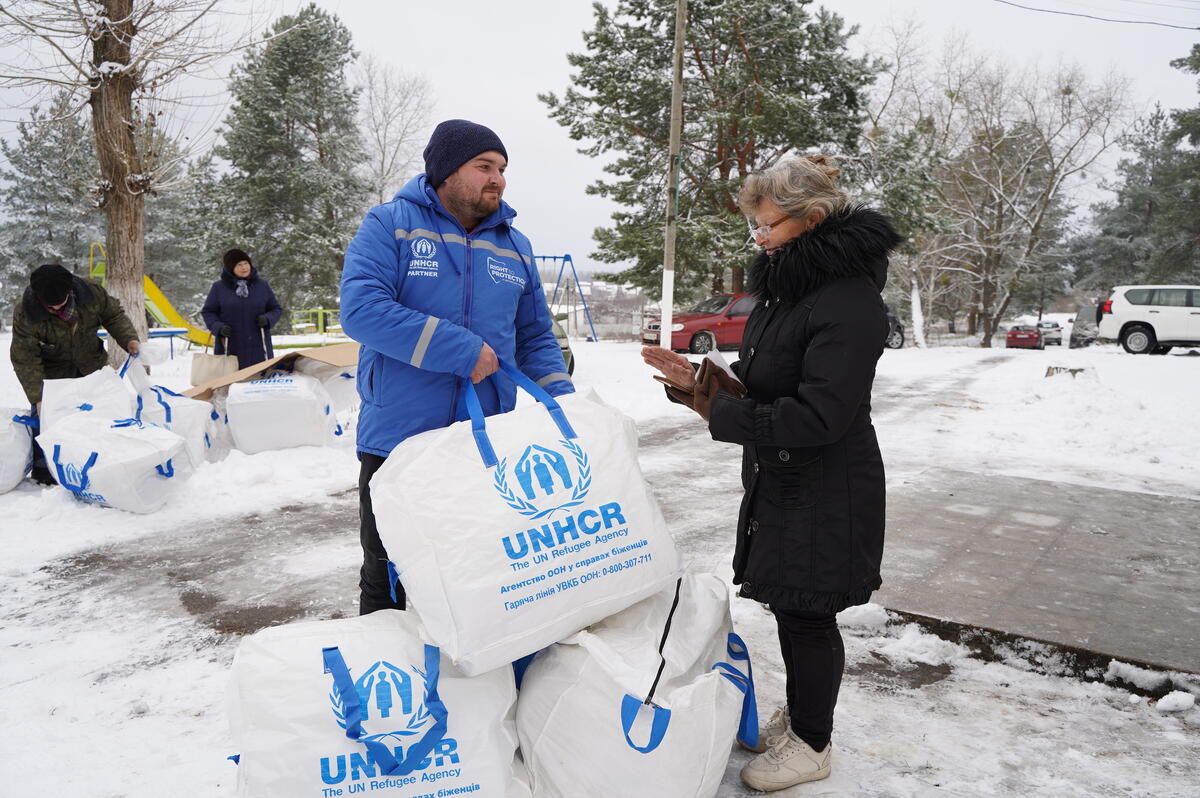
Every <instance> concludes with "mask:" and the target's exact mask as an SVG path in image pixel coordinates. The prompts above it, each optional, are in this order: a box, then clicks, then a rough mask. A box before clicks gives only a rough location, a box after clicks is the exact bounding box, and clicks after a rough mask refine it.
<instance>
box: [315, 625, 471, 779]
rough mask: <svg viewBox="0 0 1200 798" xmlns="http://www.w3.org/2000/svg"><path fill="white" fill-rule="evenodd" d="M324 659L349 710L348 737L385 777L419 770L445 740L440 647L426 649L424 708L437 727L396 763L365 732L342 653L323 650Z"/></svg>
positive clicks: (331, 647)
mask: <svg viewBox="0 0 1200 798" xmlns="http://www.w3.org/2000/svg"><path fill="white" fill-rule="evenodd" d="M321 655H322V657H323V658H324V660H325V672H326V673H330V674H333V686H334V689H335V690H336V691H337V694H338V698H339V699H340V700H341V702H342V704H343V706H344V707H345V709H346V737H347V738H348V739H350V740H353V741H354V742H357V743H362V744H363V745H364V746H365V747H366V749H367V753H368V754H369V755H370V756H371V758H373V759H374V760H375V762H376V764H378V765H379V769H380V770H381V771H382V772H383V775H385V776H406V775H408V774H409V773H411V772H413V771H414V770H416V769H417V768H418V767H419V766H420V765H421V762H422V761H423V760H424V759H425V757H427V756H429V754H430V753H431V752H432V751H433V749H434V746H436V745H437V744H438V743H440V742H441V741H442V738H443V737H445V736H446V714H447V713H446V705H445V704H443V703H442V699H441V697H440V696H438V690H437V688H438V675H439V672H440V668H441V658H442V652H441V650H440V649H438V647H437V646H431V645H426V646H425V674H426V681H427V682H428V684H429V690H428V692H427V693H426V695H425V707H426V709H428V710H429V712H430V714H432V715H433V718H434V724H433V726H432V727H431V728H430V729H429V731H427V732H425V734H424V736H423V737H421V739H420V740H418V741H417V742H415V743H413V744H412V745H410V746H409V747H408V749H407V750H406V751H405V752H404V758H403V759H401V760H397V759H396V757H395V755H394V754H393V753H392V751H391V750H389V749H388V747H387V746H386V745H384V744H383V743H381V742H379V741H378V740H372V739H370V736H371V735H369V734H367V732H366V731H365V730H364V729H363V727H362V705H361V704H360V703H359V698H358V691H357V690H355V689H354V679H353V678H352V677H351V676H350V668H349V667H347V666H346V660H345V659H344V658H343V657H342V652H341V651H340V650H339V649H338V647H337V646H330V647H328V648H323V649H321Z"/></svg>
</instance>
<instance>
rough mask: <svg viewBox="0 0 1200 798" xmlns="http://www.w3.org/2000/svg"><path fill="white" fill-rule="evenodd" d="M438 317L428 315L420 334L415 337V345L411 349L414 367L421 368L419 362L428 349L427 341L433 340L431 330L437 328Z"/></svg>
mask: <svg viewBox="0 0 1200 798" xmlns="http://www.w3.org/2000/svg"><path fill="white" fill-rule="evenodd" d="M437 326H438V317H437V316H430V317H429V318H428V319H427V320H426V322H425V327H424V328H423V329H422V330H421V336H420V337H419V338H418V339H417V346H416V348H415V349H413V356H412V361H411V362H412V364H413V366H415V367H416V368H421V363H422V362H423V361H424V360H425V352H427V351H428V350H429V342H430V341H432V340H433V331H434V330H436V329H437Z"/></svg>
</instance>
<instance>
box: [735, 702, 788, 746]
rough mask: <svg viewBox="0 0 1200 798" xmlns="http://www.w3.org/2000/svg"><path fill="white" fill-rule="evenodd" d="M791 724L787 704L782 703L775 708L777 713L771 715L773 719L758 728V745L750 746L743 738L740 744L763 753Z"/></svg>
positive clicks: (739, 741)
mask: <svg viewBox="0 0 1200 798" xmlns="http://www.w3.org/2000/svg"><path fill="white" fill-rule="evenodd" d="M789 725H791V721H790V720H788V711H787V705H786V704H784V705H780V706H778V707H776V708H775V713H774V714H773V715H771V719H770V720H769V721H767V725H766V726H763V727H762V728H761V729H759V730H758V745H756V746H754V747H750V746H748V745H746V744H745V743H743V742H742V741H741V740H738V745H740V746H741V747H742V748H745V749H746V750H747V751H753V752H754V753H756V754H761V753H762V752H763V751H766V750H767V749H768V748H769V747H770V746H771V743H772V742H773V741H774V740H775V738H777V737H782V736H783V734H784V732H786V731H787V730H788V726H789Z"/></svg>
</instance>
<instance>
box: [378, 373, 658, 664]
mask: <svg viewBox="0 0 1200 798" xmlns="http://www.w3.org/2000/svg"><path fill="white" fill-rule="evenodd" d="M501 369H502V370H503V371H504V373H505V374H507V375H508V377H509V378H510V379H512V380H513V381H514V382H515V383H516V384H517V385H518V386H520V387H521V388H523V389H524V390H526V391H527V392H528V393H530V394H531V395H532V396H533V397H534V398H535V399H537V400H538V404H533V405H529V406H527V407H523V408H519V409H517V410H514V411H512V412H510V413H504V414H501V415H496V416H492V417H491V418H489V419H487V420H486V423H485V420H484V417H483V411H482V409H481V407H480V404H479V399H478V396H477V395H476V393H475V389H474V386H472V385H471V384H470V381H469V380H464V381H463V384H464V390H465V397H466V403H467V406H468V409H469V411H470V415H471V420H470V421H463V422H460V423H457V424H453V425H451V426H449V427H446V428H444V429H438V430H431V431H429V432H425V433H422V434H420V435H416V436H413V437H412V438H409V439H408V440H406V441H403V442H402V443H400V444H399V445H398V446H396V448H395V449H393V450H392V453H391V454H390V455H389V456H388V458H387V461H386V462H385V463H384V464H383V466H382V467H381V468H380V469H379V471H377V472H376V473H375V475H374V477H373V478H372V479H371V500H372V504H373V509H374V512H375V520H376V524H377V525H378V527H379V536H380V539H381V540H382V541H383V545H384V548H386V549H387V551H388V552H389V553H390V555H391V558H392V560H393V561H394V563H395V567H396V570H397V573H398V575H399V579H400V581H401V582H402V583H403V584H404V589H405V591H406V592H407V594H408V598H409V599H411V601H412V604H413V606H414V607H415V609H416V611H417V612H418V613H419V614H420V616H421V621H422V623H423V624H424V625H425V628H426V629H427V630H428V631H429V634H430V635H431V636H432V637H433V639H434V641H435V642H437V644H438V645H439V646H441V647H442V650H443V651H444V652H445V653H446V654H447V655H448V656H449V657H450V658H451V659H453V660H454V662H455V663H456V664H457V665H458V666H459V667H460V668H462V669H463V671H464V672H466V673H470V674H475V673H482V672H484V671H487V670H491V669H492V668H497V667H500V666H501V665H504V664H507V663H509V662H513V661H515V660H517V659H519V658H521V657H523V656H526V655H528V654H531V653H533V652H534V651H537V650H538V649H540V648H544V647H545V646H548V645H550V644H551V643H553V642H555V641H558V640H561V639H562V638H564V637H566V636H567V635H569V634H572V633H574V632H577V631H579V630H580V629H583V628H584V627H586V626H587V625H588V624H591V623H595V622H596V621H598V620H600V619H602V618H605V617H607V616H609V615H611V614H612V613H614V612H618V611H620V610H622V609H625V608H626V607H628V606H630V605H631V604H634V603H636V602H638V601H640V600H641V599H643V598H645V597H647V596H650V595H653V594H654V593H656V592H658V591H659V590H662V589H663V588H665V587H667V586H669V585H670V584H672V583H673V582H674V581H675V579H676V577H677V576H678V575H679V571H680V565H679V555H678V553H677V552H676V551H675V544H674V542H673V541H672V539H671V535H670V532H669V530H668V529H667V523H666V520H665V519H664V518H663V515H662V511H661V510H660V509H659V507H658V503H657V502H656V501H655V499H654V496H653V494H652V493H651V492H650V489H649V488H648V487H647V485H646V482H645V480H644V478H643V477H642V471H641V468H640V467H639V466H638V460H637V429H636V428H635V427H634V424H633V421H632V420H631V419H629V418H628V417H627V416H625V415H624V414H622V413H621V412H620V411H618V410H615V409H613V408H611V407H609V406H608V405H606V404H604V403H603V402H601V401H600V400H599V399H598V398H597V397H595V395H594V394H589V395H586V396H585V395H579V394H574V395H570V396H566V397H561V398H559V399H558V400H556V399H554V398H553V397H551V396H550V395H549V394H547V393H546V392H545V391H544V390H542V389H541V388H539V387H538V386H537V385H536V384H534V383H533V382H532V381H531V380H530V379H529V378H528V377H526V376H525V375H524V374H522V373H521V372H520V371H519V370H518V369H517V368H516V367H514V366H512V365H511V364H509V363H504V362H501Z"/></svg>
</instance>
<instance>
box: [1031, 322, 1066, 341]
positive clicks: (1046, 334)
mask: <svg viewBox="0 0 1200 798" xmlns="http://www.w3.org/2000/svg"><path fill="white" fill-rule="evenodd" d="M1037 328H1038V332H1040V333H1041V334H1042V341H1043V342H1044V343H1045V344H1046V345H1047V346H1049V345H1050V344H1058V345H1059V346H1062V325H1060V324H1059V323H1058V322H1056V321H1039V322H1038V323H1037Z"/></svg>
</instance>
